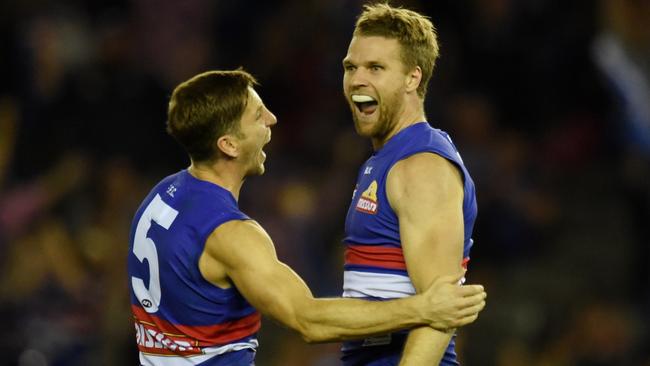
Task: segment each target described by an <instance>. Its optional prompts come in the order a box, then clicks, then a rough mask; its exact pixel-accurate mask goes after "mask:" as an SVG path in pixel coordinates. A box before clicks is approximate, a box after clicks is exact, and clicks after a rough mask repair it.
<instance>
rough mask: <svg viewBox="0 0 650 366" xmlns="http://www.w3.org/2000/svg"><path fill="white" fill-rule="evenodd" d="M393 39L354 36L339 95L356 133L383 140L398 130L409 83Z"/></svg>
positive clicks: (398, 48)
mask: <svg viewBox="0 0 650 366" xmlns="http://www.w3.org/2000/svg"><path fill="white" fill-rule="evenodd" d="M400 47H401V46H400V44H399V42H398V41H397V40H396V39H390V38H385V37H379V36H354V37H353V38H352V41H351V42H350V46H349V48H348V54H347V55H346V56H345V59H343V69H344V74H343V92H344V94H345V97H346V100H347V101H348V103H349V105H350V109H351V110H352V118H353V120H354V127H355V128H356V130H357V133H358V134H359V135H361V136H363V137H370V138H372V139H376V140H384V139H385V138H386V137H387V136H390V135H391V134H392V133H393V132H395V130H396V129H397V128H398V122H399V116H400V114H401V113H402V112H403V110H404V100H405V96H406V93H407V90H406V87H407V81H408V79H409V77H408V75H407V73H406V70H405V67H404V64H403V63H402V60H401V58H400V50H401V48H400Z"/></svg>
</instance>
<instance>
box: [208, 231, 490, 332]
mask: <svg viewBox="0 0 650 366" xmlns="http://www.w3.org/2000/svg"><path fill="white" fill-rule="evenodd" d="M199 268H200V270H201V273H202V274H203V276H204V277H205V278H206V279H207V280H208V281H210V282H212V283H214V284H215V285H218V286H221V287H225V286H228V283H229V282H232V283H233V284H234V285H235V286H236V287H237V289H238V290H239V291H240V292H241V293H242V295H243V296H244V297H245V298H246V299H247V300H248V301H249V302H250V303H251V304H252V305H253V306H254V307H255V308H256V309H258V310H259V311H261V312H262V313H263V314H265V315H267V316H270V317H271V318H273V319H275V320H277V321H279V322H280V323H282V324H283V325H285V326H287V327H289V328H291V329H294V330H296V331H298V332H299V333H300V334H301V335H302V336H303V338H304V339H305V340H306V341H308V342H324V341H337V340H344V339H351V338H358V337H363V336H367V335H372V334H378V333H383V332H388V331H392V330H396V329H401V328H407V327H412V326H416V325H422V324H431V323H434V322H435V321H438V320H440V319H438V318H439V317H440V316H441V314H442V313H445V314H446V315H449V314H450V313H451V311H448V312H444V311H441V309H444V308H445V306H446V304H442V303H441V304H437V303H434V302H433V301H438V300H433V299H434V297H433V296H430V297H426V296H414V297H412V298H408V299H400V300H395V301H390V302H368V301H363V300H353V299H314V297H313V296H312V294H311V291H310V290H309V288H308V287H307V286H306V284H305V283H304V282H303V281H302V279H301V278H300V277H299V276H298V275H297V274H296V273H295V272H293V271H292V270H291V269H290V268H289V267H288V266H286V265H285V264H283V263H281V262H280V261H279V260H278V259H277V256H276V253H275V248H274V246H273V243H272V241H271V238H270V237H269V236H268V235H267V234H266V232H265V231H264V229H262V227H261V226H260V225H259V224H257V223H256V222H254V221H230V222H227V223H225V224H222V225H221V226H219V227H218V228H217V229H215V231H214V232H213V233H212V234H211V235H210V237H209V238H208V240H207V242H206V248H205V250H204V253H203V255H202V256H201V259H200V261H199ZM448 287H449V288H454V287H456V286H452V285H449V286H448ZM478 287H479V286H476V287H475V288H470V289H467V290H466V291H465V292H464V293H462V294H461V293H458V292H456V293H453V296H452V295H451V292H449V291H448V292H444V291H442V292H443V293H448V296H445V297H447V299H446V300H450V299H452V298H453V299H455V300H457V301H456V302H455V303H454V304H455V305H456V306H457V307H459V308H464V309H465V310H463V311H459V312H457V313H454V315H456V314H458V319H459V320H458V321H459V322H469V321H471V319H470V318H471V315H472V313H471V311H472V310H471V307H472V306H473V305H475V303H476V296H481V294H482V289H481V288H478ZM445 291H447V290H445ZM453 299H452V300H453ZM439 301H442V300H439ZM451 302H453V301H451ZM443 305H445V306H443ZM434 310H435V311H434ZM436 311H438V312H436ZM463 312H464V313H463ZM463 314H464V316H465V318H464V320H462V319H463ZM454 319H456V318H454Z"/></svg>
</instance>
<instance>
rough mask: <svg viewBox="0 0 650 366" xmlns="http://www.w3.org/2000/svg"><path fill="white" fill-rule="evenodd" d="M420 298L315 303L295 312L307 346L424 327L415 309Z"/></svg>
mask: <svg viewBox="0 0 650 366" xmlns="http://www.w3.org/2000/svg"><path fill="white" fill-rule="evenodd" d="M419 301H421V297H420V296H413V297H408V298H404V299H399V300H391V301H366V300H359V299H315V300H313V301H312V302H311V304H309V306H307V307H306V308H305V309H304V311H300V312H298V314H299V315H298V324H299V328H300V329H298V330H299V331H300V333H301V334H302V335H303V338H304V339H305V340H306V341H307V342H332V341H341V340H346V339H355V338H361V337H365V336H371V335H375V334H381V333H388V332H391V331H395V330H399V329H404V328H411V327H414V326H418V325H424V324H427V320H426V319H424V316H423V315H422V314H421V312H420V311H418V309H419V308H420V307H419V306H418V302H419Z"/></svg>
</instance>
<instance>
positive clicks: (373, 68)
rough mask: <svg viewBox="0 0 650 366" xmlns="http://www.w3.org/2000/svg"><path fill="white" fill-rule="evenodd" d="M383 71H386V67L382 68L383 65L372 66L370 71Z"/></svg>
mask: <svg viewBox="0 0 650 366" xmlns="http://www.w3.org/2000/svg"><path fill="white" fill-rule="evenodd" d="M383 69H384V67H383V66H381V65H372V66H370V70H372V71H380V70H383Z"/></svg>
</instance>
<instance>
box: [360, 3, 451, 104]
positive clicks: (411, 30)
mask: <svg viewBox="0 0 650 366" xmlns="http://www.w3.org/2000/svg"><path fill="white" fill-rule="evenodd" d="M353 35H354V36H366V37H369V36H380V37H385V38H390V39H396V40H397V41H398V42H399V44H400V46H401V58H402V63H403V64H404V66H405V67H406V68H407V70H412V69H413V68H415V67H416V66H419V67H420V69H422V81H421V82H420V85H419V86H418V89H417V92H418V95H419V96H420V97H421V98H423V99H424V97H425V95H426V93H427V85H428V84H429V79H431V75H432V74H433V68H434V66H435V64H436V60H437V59H438V52H439V49H438V40H437V36H436V28H435V27H434V25H433V23H432V22H431V20H430V19H429V18H428V17H426V16H424V15H421V14H419V13H417V12H415V11H413V10H409V9H404V8H395V7H392V6H390V5H389V4H387V3H378V4H367V5H365V6H364V10H363V12H362V13H361V15H360V16H359V18H358V19H357V23H356V26H355V29H354V34H353Z"/></svg>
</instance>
